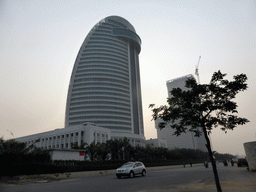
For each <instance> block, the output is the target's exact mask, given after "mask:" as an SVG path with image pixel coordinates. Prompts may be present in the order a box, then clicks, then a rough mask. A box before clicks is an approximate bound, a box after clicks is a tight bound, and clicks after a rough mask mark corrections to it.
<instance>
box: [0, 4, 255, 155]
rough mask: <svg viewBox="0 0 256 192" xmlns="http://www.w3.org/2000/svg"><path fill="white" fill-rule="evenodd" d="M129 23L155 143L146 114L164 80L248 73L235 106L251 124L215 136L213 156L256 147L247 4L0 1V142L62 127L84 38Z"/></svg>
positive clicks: (160, 99) (251, 18)
mask: <svg viewBox="0 0 256 192" xmlns="http://www.w3.org/2000/svg"><path fill="white" fill-rule="evenodd" d="M111 15H118V16H121V17H123V18H125V19H127V20H128V21H129V22H130V23H131V24H132V25H133V26H134V28H135V30H136V32H137V34H138V35H139V36H140V37H141V40H142V48H141V53H140V73H141V87H142V102H143V113H144V114H143V115H144V129H145V136H146V138H147V139H150V138H156V129H155V126H154V122H153V121H151V115H152V112H151V109H149V108H148V105H149V104H151V103H155V104H156V105H157V106H159V105H161V104H165V103H166V98H167V96H168V95H167V87H166V81H167V80H170V79H173V78H177V77H180V76H183V75H187V74H193V75H194V73H195V65H196V64H197V62H198V58H199V56H201V57H202V58H201V61H200V65H199V74H200V81H201V83H209V81H210V78H211V76H212V74H213V72H215V71H217V70H221V71H222V72H223V73H227V74H228V78H229V79H230V80H231V79H232V77H233V75H237V74H240V73H245V74H246V75H247V76H248V79H249V80H248V86H249V89H248V90H247V91H245V92H243V93H240V94H239V95H238V97H237V99H236V101H237V103H238V106H239V108H238V110H239V115H240V116H242V117H246V118H248V119H249V120H250V123H248V124H247V125H244V126H239V127H237V128H236V129H235V130H234V131H229V132H228V133H227V134H225V133H224V132H222V131H220V130H218V129H215V130H214V131H213V133H212V136H211V139H212V144H213V150H216V151H218V152H220V153H231V154H234V155H236V154H240V155H243V154H244V148H243V143H244V142H249V141H255V140H256V120H255V107H256V99H255V98H256V76H255V73H256V67H255V63H256V54H255V53H256V1H250V0H233V1H228V0H225V1H223V0H219V1H218V0H214V1H213V0H208V1H207V0H201V1H196V0H187V1H185V0H184V1H182V0H180V1H178V0H177V1H175V0H129V1H128V0H93V1H92V0H90V1H89V0H80V1H79V0H72V1H68V0H22V1H20V0H12V1H9V0H2V1H0V26H1V27H0V66H1V68H0V69H1V70H0V136H4V138H5V139H9V138H13V136H12V134H11V132H12V133H13V135H14V137H20V136H25V135H29V134H35V133H40V132H44V131H49V130H53V129H56V128H63V127H64V116H65V107H66V97H67V91H68V85H69V80H70V76H71V72H72V69H73V65H74V62H75V59H76V56H77V53H78V51H79V49H80V46H81V44H82V43H83V41H84V39H85V37H86V35H87V34H88V32H89V31H90V30H91V29H92V27H93V26H94V25H95V24H96V23H97V22H99V21H100V20H101V19H103V18H105V17H107V16H111Z"/></svg>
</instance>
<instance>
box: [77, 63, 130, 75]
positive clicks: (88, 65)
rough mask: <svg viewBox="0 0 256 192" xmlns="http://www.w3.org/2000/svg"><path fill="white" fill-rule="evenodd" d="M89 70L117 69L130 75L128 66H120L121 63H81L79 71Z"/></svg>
mask: <svg viewBox="0 0 256 192" xmlns="http://www.w3.org/2000/svg"><path fill="white" fill-rule="evenodd" d="M87 68H92V69H98V68H99V69H104V68H106V69H115V70H117V71H123V72H125V73H129V70H128V65H120V64H119V63H115V62H105V61H100V62H97V61H83V62H79V66H78V68H77V69H78V70H81V69H87Z"/></svg>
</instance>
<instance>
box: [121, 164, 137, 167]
mask: <svg viewBox="0 0 256 192" xmlns="http://www.w3.org/2000/svg"><path fill="white" fill-rule="evenodd" d="M133 164H134V163H125V164H123V165H122V167H132V166H133Z"/></svg>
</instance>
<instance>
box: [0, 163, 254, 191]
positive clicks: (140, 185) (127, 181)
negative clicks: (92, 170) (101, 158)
mask: <svg viewBox="0 0 256 192" xmlns="http://www.w3.org/2000/svg"><path fill="white" fill-rule="evenodd" d="M218 171H219V177H220V180H221V185H222V189H223V192H226V191H228V192H229V191H241V192H242V191H243V192H244V191H248V192H249V191H253V192H254V191H256V173H252V172H248V171H247V170H246V168H245V167H242V168H238V167H236V166H235V167H231V166H229V167H224V166H223V165H222V164H220V165H218ZM0 191H1V192H21V191H24V192H26V191H29V192H33V191H35V192H40V191H43V192H58V191H61V192H64V191H65V192H77V191H88V192H99V191H102V192H113V191H116V192H130V191H133V192H146V191H150V192H167V191H198V192H200V191H216V187H215V183H214V179H213V173H212V169H211V167H209V168H208V169H206V168H204V167H203V166H197V167H186V168H175V169H166V170H154V171H148V173H147V175H146V177H141V176H137V177H135V178H122V179H117V178H116V176H115V175H103V176H96V177H86V178H75V179H68V180H62V181H58V182H52V183H41V184H39V183H37V184H29V185H16V186H4V187H0Z"/></svg>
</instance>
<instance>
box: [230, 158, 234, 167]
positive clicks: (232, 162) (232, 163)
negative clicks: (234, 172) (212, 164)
mask: <svg viewBox="0 0 256 192" xmlns="http://www.w3.org/2000/svg"><path fill="white" fill-rule="evenodd" d="M230 163H231V165H232V167H233V166H234V161H233V159H231V161H230Z"/></svg>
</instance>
